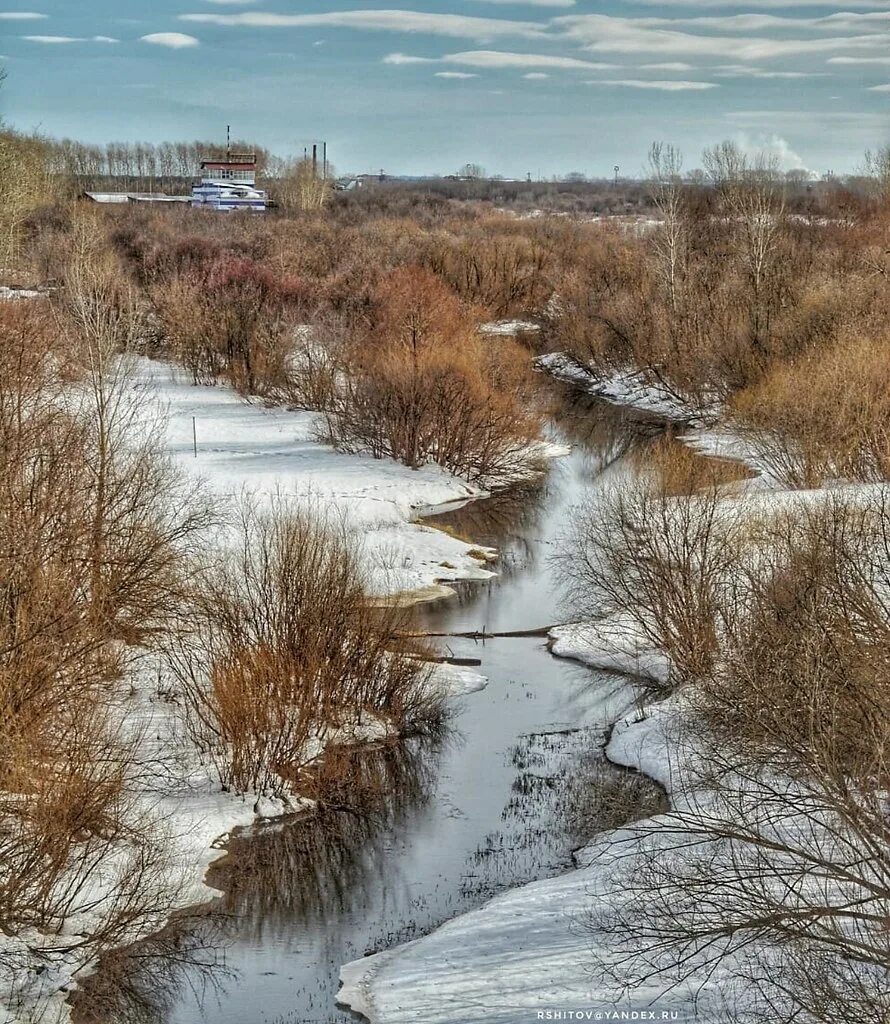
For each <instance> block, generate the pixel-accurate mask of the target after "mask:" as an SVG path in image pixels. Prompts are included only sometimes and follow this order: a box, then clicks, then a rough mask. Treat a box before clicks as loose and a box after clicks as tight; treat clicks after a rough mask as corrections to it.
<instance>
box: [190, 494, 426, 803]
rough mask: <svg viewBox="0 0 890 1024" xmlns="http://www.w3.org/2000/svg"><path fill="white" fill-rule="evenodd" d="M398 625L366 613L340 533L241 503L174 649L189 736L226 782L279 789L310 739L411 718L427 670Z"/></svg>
mask: <svg viewBox="0 0 890 1024" xmlns="http://www.w3.org/2000/svg"><path fill="white" fill-rule="evenodd" d="M401 619H402V615H401V613H400V612H399V610H398V609H388V608H385V609H380V608H375V607H372V606H371V604H370V603H369V601H368V598H367V596H366V593H365V589H364V584H363V580H362V573H361V570H360V568H359V563H358V560H357V556H356V554H355V553H354V552H353V550H352V549H351V547H350V546H349V544H348V543H347V542H346V540H345V538H344V536H343V535H342V532H340V531H338V530H336V529H335V528H334V527H332V526H330V525H327V526H326V525H324V524H323V523H320V522H319V521H317V520H315V519H313V518H312V517H311V516H310V515H309V514H308V513H306V512H299V511H287V510H286V509H285V508H284V507H283V506H282V505H277V506H276V508H275V509H274V510H273V511H272V512H270V513H262V512H260V511H258V510H257V509H256V507H255V506H254V505H252V504H251V503H249V502H248V503H246V504H245V505H244V506H243V508H242V512H241V517H240V523H239V526H238V548H237V551H235V552H232V553H231V554H229V553H227V554H226V555H225V556H224V557H223V558H222V559H220V560H219V561H217V562H214V563H213V564H212V565H210V566H208V567H207V569H206V570H205V572H204V573H203V574H202V575H201V576H200V579H199V580H198V582H197V583H196V585H195V587H194V589H193V592H192V594H191V600H190V606H189V611H188V620H187V622H185V623H184V626H183V631H182V633H181V635H180V637H179V640H178V641H177V642H176V643H175V644H174V645H173V649H172V651H171V663H172V666H173V669H174V672H175V674H176V677H177V679H178V680H179V682H180V684H181V685H182V687H183V691H184V695H185V699H186V703H187V708H188V724H189V728H190V729H191V731H192V734H193V736H194V737H195V738H196V740H197V741H198V742H199V743H200V744H201V745H202V746H203V747H204V748H205V749H207V750H208V751H209V752H210V753H211V755H212V756H213V757H214V759H215V761H216V764H217V767H218V770H219V774H220V777H221V778H222V780H223V782H224V783H225V784H226V785H227V786H231V787H233V788H235V789H237V790H239V791H252V792H279V791H280V790H281V787H282V779H291V780H292V779H293V778H294V777H295V775H296V774H297V773H298V772H299V770H300V768H301V766H303V765H304V764H306V763H307V762H309V761H311V760H312V759H313V758H314V757H315V756H316V754H317V750H316V749H314V744H313V742H312V741H313V740H314V739H315V737H317V736H320V735H325V734H326V733H327V732H329V731H336V730H338V729H342V730H345V733H346V734H349V732H350V730H352V729H353V728H355V727H357V726H361V725H362V724H363V723H365V722H366V721H367V720H368V716H370V720H371V721H372V722H374V721H378V722H379V721H380V720H383V721H387V722H394V723H396V724H398V725H401V724H403V723H404V722H405V720H406V719H407V718H408V717H410V716H411V715H412V714H414V713H416V712H417V711H418V709H419V708H420V707H421V706H422V705H423V704H424V703H425V702H426V700H427V697H426V695H425V688H424V681H425V676H426V670H425V668H424V664H423V662H422V661H420V660H418V658H417V656H416V652H415V651H413V650H412V649H411V648H410V647H406V646H405V643H404V642H400V641H399V640H398V639H397V636H396V633H397V626H398V624H399V623H400V621H401ZM429 699H432V698H429Z"/></svg>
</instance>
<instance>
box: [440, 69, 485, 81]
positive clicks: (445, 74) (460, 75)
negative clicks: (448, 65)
mask: <svg viewBox="0 0 890 1024" xmlns="http://www.w3.org/2000/svg"><path fill="white" fill-rule="evenodd" d="M435 77H436V78H455V79H464V78H478V77H479V76H478V75H474V74H471V73H470V72H469V71H437V72H436V74H435Z"/></svg>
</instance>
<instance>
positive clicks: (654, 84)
mask: <svg viewBox="0 0 890 1024" xmlns="http://www.w3.org/2000/svg"><path fill="white" fill-rule="evenodd" d="M584 84H585V85H620V86H625V87H626V88H628V89H658V90H659V91H661V92H701V91H703V90H705V89H718V88H719V86H718V85H717V84H716V83H715V82H679V81H678V82H673V81H670V82H661V81H656V80H654V79H648V78H601V79H599V80H597V81H590V82H585V83H584Z"/></svg>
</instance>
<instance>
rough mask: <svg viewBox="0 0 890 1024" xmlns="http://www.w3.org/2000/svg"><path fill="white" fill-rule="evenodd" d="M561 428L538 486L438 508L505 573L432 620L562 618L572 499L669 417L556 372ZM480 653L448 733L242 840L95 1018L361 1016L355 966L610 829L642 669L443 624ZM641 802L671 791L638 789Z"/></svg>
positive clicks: (280, 1021) (87, 1012) (623, 470)
mask: <svg viewBox="0 0 890 1024" xmlns="http://www.w3.org/2000/svg"><path fill="white" fill-rule="evenodd" d="M547 387H548V392H552V395H553V398H554V415H553V432H554V436H555V437H557V438H559V439H561V440H565V441H568V442H569V443H571V444H572V445H573V450H572V454H571V455H570V456H568V457H566V458H562V459H557V460H555V461H554V462H553V464H552V466H551V467H550V469H549V472H548V474H547V476H546V477H545V478H544V479H543V480H542V481H540V482H538V483H536V484H529V485H526V486H523V487H514V488H512V489H511V490H509V491H505V492H502V493H500V494H498V495H495V496H493V497H491V498H489V499H486V500H484V501H479V502H476V503H473V504H470V505H467V506H465V507H463V508H461V509H457V510H453V511H451V512H449V513H447V514H446V515H442V516H437V517H433V518H432V519H430V520H429V522H430V523H431V524H432V525H438V526H442V527H445V528H447V529H450V530H453V531H455V532H456V533H458V534H459V535H461V536H465V537H467V538H468V539H471V540H472V541H473V542H474V543H479V544H486V545H491V546H494V547H496V548H497V549H498V550H499V552H500V558H499V564H498V566H497V568H498V572H499V575H498V576H497V577H496V578H495V579H493V580H491V581H490V582H488V583H486V584H482V585H480V584H471V585H464V586H459V587H457V588H456V591H457V592H456V594H455V596H454V597H453V598H450V599H447V600H441V601H438V602H436V603H435V604H431V605H428V606H424V607H423V609H422V610H421V612H420V613H419V614H420V617H421V620H422V623H423V626H424V627H426V628H427V629H429V630H430V631H431V632H435V633H460V632H466V631H471V630H483V629H484V630H486V631H487V632H500V631H522V630H536V629H538V628H539V627H546V626H550V625H552V624H554V623H557V622H560V621H562V620H563V619H564V618H565V613H564V609H562V608H561V607H560V598H559V579H558V575H559V572H558V569H556V568H555V567H554V564H553V562H552V560H551V559H550V558H549V556H550V554H551V553H552V552H553V551H554V550H556V545H557V544H558V543H559V538H560V536H561V534H563V533H564V531H565V529H566V527H567V525H568V523H569V522H570V518H571V516H572V510H573V509H574V508H575V507H576V506H577V505H578V504H579V502H582V501H584V500H585V499H587V498H588V497H589V496H591V495H594V494H595V493H596V491H597V489H599V488H601V487H604V486H607V485H608V484H609V482H610V481H615V480H620V479H621V478H622V476H623V475H626V474H633V473H634V472H637V471H638V468H639V466H640V465H641V464H642V463H643V462H644V461H645V459H646V449H647V447H648V444H649V442H650V440H651V438H652V437H654V436H655V435H656V434H658V433H659V432H660V427H659V425H658V424H657V423H653V422H651V421H649V422H647V421H645V420H644V421H640V420H639V419H635V420H633V421H632V420H630V419H629V418H628V416H627V415H626V414H623V413H621V412H619V411H618V410H616V409H615V408H614V407H611V406H608V405H606V404H604V403H602V402H598V401H596V400H594V399H589V398H580V397H578V396H572V395H571V394H570V393H569V392H568V390H565V391H564V390H563V388H562V386H560V385H557V384H548V385H547ZM440 642H441V643H442V645H443V647H444V648H445V650H446V651H447V652H448V653H450V654H453V655H455V656H457V657H465V658H478V659H480V660H481V663H482V664H481V668H480V669H479V671H480V672H482V673H483V674H484V675H485V676H486V677H487V678H488V685H487V687H486V688H485V689H484V690H481V691H479V692H477V693H472V694H469V695H467V696H465V697H463V698H461V699H460V700H459V701H457V702H455V706H454V708H453V711H454V713H453V715H452V716H451V720H450V722H449V723H448V726H447V727H446V728H445V729H444V730H442V731H441V733H437V734H436V735H433V736H425V737H417V738H413V739H409V740H407V741H405V742H403V743H401V744H398V745H393V746H381V747H379V748H371V749H364V750H361V751H356V752H354V753H351V754H348V755H344V757H345V761H346V763H345V764H344V763H342V762H341V763H338V765H337V771H338V773H344V772H345V775H346V777H347V779H348V782H347V783H345V784H344V785H343V787H342V795H341V796H338V797H336V798H335V799H333V800H331V802H330V806H329V807H328V808H327V809H326V810H324V811H322V812H319V813H316V814H311V815H308V816H306V817H305V818H301V819H297V820H291V821H289V822H278V823H273V824H269V825H266V826H264V827H262V828H258V829H255V830H253V831H251V832H250V833H244V834H241V835H239V836H237V837H236V838H234V839H233V840H232V842H231V843H230V845H229V855H228V857H227V858H226V859H225V860H224V861H222V862H220V863H218V864H217V865H216V866H215V867H214V869H213V871H212V874H211V879H210V880H211V882H212V883H213V884H214V885H216V886H218V887H219V888H221V889H224V890H225V894H224V895H223V896H222V897H220V898H219V899H218V900H216V901H214V902H213V903H212V904H211V905H210V906H209V907H207V908H203V909H202V911H201V912H200V913H198V912H195V913H192V914H188V915H181V916H179V917H177V919H176V920H175V921H174V922H173V923H172V924H171V925H170V927H168V928H167V929H166V930H165V932H164V933H162V934H161V935H160V936H156V937H153V938H151V939H148V940H146V941H144V942H142V943H139V944H137V945H136V946H134V947H131V948H130V949H128V950H126V951H123V952H122V953H119V954H115V955H113V956H110V957H107V958H106V959H105V961H103V964H102V966H101V968H100V970H99V971H98V972H97V974H96V975H95V976H94V977H93V978H92V979H89V980H88V981H87V982H86V983H84V985H83V988H82V991H81V992H80V993H79V994H78V996H77V997H76V1000H75V1003H76V1011H77V1019H78V1021H79V1022H81V1024H84V1022H94V1024H123V1022H127V1024H204V1022H207V1024H211V1022H212V1024H266V1022H270V1024H272V1022H274V1024H345V1022H348V1021H355V1020H356V1019H357V1018H356V1017H355V1016H354V1015H353V1014H351V1012H350V1011H349V1010H347V1009H344V1008H342V1007H339V1006H338V1005H337V1002H336V996H337V989H338V984H339V983H338V971H339V968H340V965H341V964H343V963H344V962H346V961H350V960H354V959H356V958H358V957H361V956H363V955H366V954H369V953H372V952H376V951H378V950H380V949H384V948H387V947H390V946H392V945H394V944H396V943H400V942H404V941H406V940H409V939H413V938H416V937H417V936H418V935H421V934H424V933H426V932H429V931H430V930H432V929H434V928H435V927H437V926H438V925H439V924H441V923H443V922H444V921H446V920H448V919H449V918H452V917H454V916H455V915H457V914H460V913H463V912H465V911H467V910H470V909H473V908H474V907H477V906H479V905H480V904H481V903H483V902H484V901H486V900H487V899H489V898H490V897H491V896H492V895H494V894H496V893H498V892H501V891H503V890H504V889H506V888H509V887H511V886H516V885H519V884H522V883H524V882H527V881H531V880H533V879H537V878H542V877H545V876H548V875H553V874H555V873H558V872H561V871H564V870H567V869H568V868H570V867H571V864H572V851H573V849H575V848H577V847H578V846H579V845H580V844H581V843H582V842H583V841H584V840H585V839H587V838H589V837H590V835H591V834H592V833H593V832H595V831H596V830H597V829H598V828H604V827H611V826H612V825H614V824H617V823H614V822H605V821H598V820H596V815H595V813H594V814H592V813H591V811H590V807H591V801H590V795H591V793H592V792H595V790H596V787H597V786H599V785H601V784H602V783H603V781H604V780H606V779H608V778H609V777H610V776H611V775H614V773H616V772H619V769H616V768H613V767H612V766H611V765H609V764H608V763H607V762H605V760H604V759H603V757H602V754H601V750H602V745H603V737H604V735H605V732H606V730H607V729H608V727H609V725H610V724H611V722H612V721H613V720H614V719H615V718H616V717H618V716H619V715H621V714H622V713H623V712H624V711H625V710H626V709H628V708H629V707H630V706H631V704H632V703H633V697H634V694H633V691H632V690H631V688H630V686H629V684H628V683H627V682H626V681H625V680H623V679H621V678H620V677H617V676H610V675H606V674H603V673H596V672H593V671H591V670H589V669H586V668H583V667H582V666H580V665H577V664H575V663H572V662H569V661H565V660H561V659H557V658H554V657H553V656H552V655H550V653H549V652H548V650H547V646H546V638H545V637H544V636H525V637H510V638H495V639H490V640H487V641H486V642H485V643H484V644H482V643H478V642H475V641H473V640H469V639H459V638H449V639H447V640H443V641H440ZM639 800H640V807H639V811H640V814H641V815H642V814H648V813H651V812H652V811H653V810H655V809H657V808H658V807H659V805H660V800H661V796H660V794H659V793H658V792H657V790H656V789H655V787H654V786H651V787H650V786H646V785H641V786H640V787H639Z"/></svg>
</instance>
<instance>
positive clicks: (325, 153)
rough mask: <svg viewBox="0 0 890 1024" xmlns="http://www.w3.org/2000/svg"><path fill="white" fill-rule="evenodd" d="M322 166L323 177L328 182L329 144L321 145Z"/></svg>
mask: <svg viewBox="0 0 890 1024" xmlns="http://www.w3.org/2000/svg"><path fill="white" fill-rule="evenodd" d="M321 152H322V157H321V166H322V177H323V178H324V180H325V181H327V180H328V144H327V143H326V142H323V143H322V144H321Z"/></svg>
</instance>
